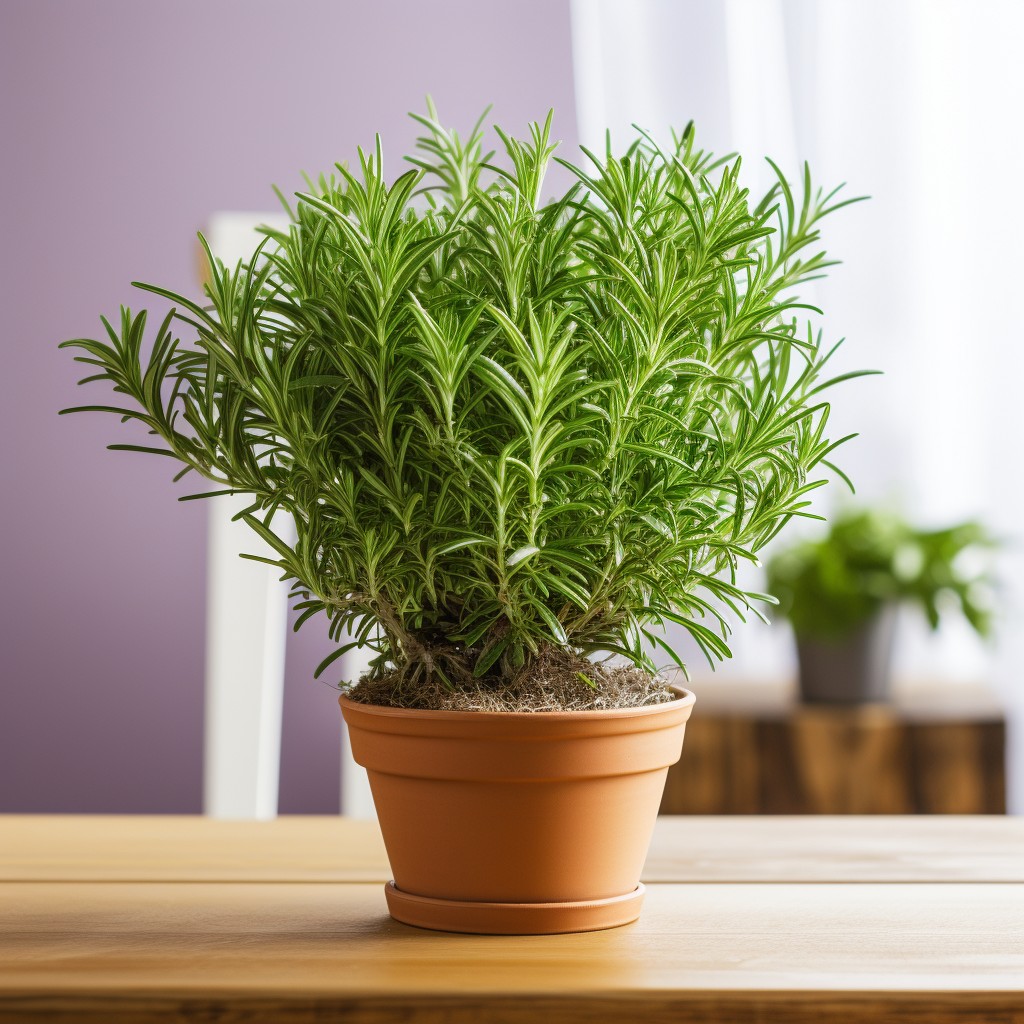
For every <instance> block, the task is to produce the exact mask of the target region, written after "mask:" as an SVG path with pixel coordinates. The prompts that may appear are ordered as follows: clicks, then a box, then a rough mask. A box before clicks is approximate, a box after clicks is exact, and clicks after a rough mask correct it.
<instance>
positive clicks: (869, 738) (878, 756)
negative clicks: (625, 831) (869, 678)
mask: <svg viewBox="0 0 1024 1024" xmlns="http://www.w3.org/2000/svg"><path fill="white" fill-rule="evenodd" d="M692 688H693V689H694V691H695V692H696V694H697V706H696V708H695V709H694V714H693V717H692V718H691V719H690V723H689V725H688V726H687V728H686V742H685V744H684V746H683V756H682V759H681V760H680V762H679V763H678V764H677V765H675V766H674V767H673V768H671V769H670V770H669V776H668V784H667V785H666V788H665V797H664V799H663V801H662V805H661V812H662V813H663V814H1003V813H1005V811H1006V784H1005V746H1006V720H1005V715H1004V712H1003V710H1002V708H1001V707H1000V706H999V704H998V702H997V701H996V700H995V698H994V697H993V695H992V694H991V693H990V692H989V691H988V690H986V689H984V688H981V687H977V688H975V687H972V688H967V687H961V686H952V685H950V686H946V687H942V688H931V689H923V688H914V689H907V690H904V691H900V692H898V693H897V694H896V695H895V696H894V699H893V701H892V703H889V704H866V705H861V706H856V707H837V706H827V705H808V704H801V703H800V702H799V701H798V700H797V699H796V697H795V696H794V694H793V692H792V689H791V688H789V687H783V686H777V685H776V686H772V685H767V684H765V685H756V686H754V685H737V684H735V683H731V682H728V681H724V680H723V681H716V680H713V679H712V680H709V681H707V682H705V683H704V684H703V685H700V686H698V685H694V686H693V687H692Z"/></svg>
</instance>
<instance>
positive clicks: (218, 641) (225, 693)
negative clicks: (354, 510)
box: [203, 213, 375, 819]
mask: <svg viewBox="0 0 1024 1024" xmlns="http://www.w3.org/2000/svg"><path fill="white" fill-rule="evenodd" d="M284 223H285V219H284V217H283V216H280V215H277V216H275V215H274V214H261V213H218V214H215V215H214V216H213V217H212V218H211V220H210V224H209V230H208V232H207V240H208V241H209V243H210V247H211V249H212V250H213V252H214V253H215V254H216V255H217V257H218V258H220V259H221V260H223V261H224V262H225V263H226V264H228V265H233V264H234V263H235V262H236V261H237V260H239V259H245V258H247V257H249V256H250V255H251V254H252V252H253V250H254V249H255V247H256V245H257V244H258V242H259V236H258V235H257V234H256V231H255V229H256V226H257V225H259V224H272V225H274V226H283V224H284ZM207 501H208V503H209V519H208V522H209V526H208V540H209V544H208V558H207V584H206V587H207V612H206V725H205V761H204V768H203V809H204V812H205V813H206V814H207V815H209V816H210V817H214V818H255V819H267V818H274V817H276V816H277V806H278V779H279V771H280V762H281V710H282V703H283V696H284V657H285V642H286V638H287V636H288V632H289V630H288V587H287V585H286V584H285V583H282V582H281V581H280V579H279V578H278V577H279V575H280V574H279V573H278V572H277V571H276V570H275V569H274V568H273V567H271V566H269V565H264V564H263V563H262V562H253V561H250V560H248V559H244V558H240V557H239V554H240V553H241V552H243V551H244V552H247V553H250V554H266V555H270V556H272V554H273V553H272V551H271V549H270V548H269V547H268V546H267V545H266V544H265V543H264V542H263V541H262V540H261V539H260V538H259V537H258V536H257V535H256V534H255V533H253V531H252V530H250V529H249V528H248V527H247V526H245V524H243V523H235V522H232V521H231V517H232V516H233V515H234V514H235V513H236V512H238V511H239V510H240V509H242V508H244V507H245V503H246V502H245V498H244V496H237V497H236V496H222V497H217V498H209V499H207ZM274 529H275V531H276V532H277V533H278V534H279V535H280V536H282V537H287V536H288V535H289V534H291V533H292V532H293V527H292V524H291V523H290V522H288V521H287V519H286V518H285V517H280V516H279V517H278V518H277V519H275V521H274ZM341 667H342V670H343V673H344V674H345V676H346V678H350V679H351V678H355V677H357V676H358V675H360V674H361V673H362V672H363V671H364V670H365V668H366V662H365V656H363V655H362V654H361V652H359V651H350V652H348V653H347V654H345V655H343V656H342V660H341ZM338 721H339V726H340V728H341V744H340V748H339V754H340V762H341V763H340V770H341V812H342V813H343V814H346V815H348V816H349V817H355V818H372V817H374V816H375V815H374V810H373V801H372V799H371V797H370V789H369V785H368V783H367V781H366V773H365V772H364V771H363V769H362V768H360V767H359V766H358V765H357V764H356V763H355V761H353V760H352V756H351V753H350V752H349V747H348V736H347V732H346V730H345V726H344V723H342V721H341V716H340V714H339V715H338Z"/></svg>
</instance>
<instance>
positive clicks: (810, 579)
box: [768, 509, 995, 704]
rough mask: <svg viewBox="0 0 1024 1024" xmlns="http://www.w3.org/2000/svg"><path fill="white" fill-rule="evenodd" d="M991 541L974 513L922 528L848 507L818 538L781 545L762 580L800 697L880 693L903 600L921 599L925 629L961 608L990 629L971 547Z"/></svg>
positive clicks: (984, 631) (985, 576) (984, 571)
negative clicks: (786, 634)
mask: <svg viewBox="0 0 1024 1024" xmlns="http://www.w3.org/2000/svg"><path fill="white" fill-rule="evenodd" d="M994 543H995V542H994V540H993V538H992V537H991V535H990V534H989V532H988V531H987V530H986V529H985V528H984V527H983V526H982V525H981V524H980V523H977V522H973V521H968V522H962V523H956V524H954V525H952V526H948V527H943V528H941V529H934V530H924V529H919V528H917V527H915V526H913V525H911V524H910V523H909V522H907V521H906V520H905V519H903V518H902V517H900V516H898V515H896V514H894V513H891V512H887V511H884V510H881V509H849V510H847V511H845V512H844V513H842V514H841V515H839V516H837V517H836V518H835V520H834V521H833V522H832V524H831V526H830V528H829V530H828V532H827V533H826V534H825V535H824V536H823V537H821V538H819V539H815V540H807V541H803V542H801V543H799V544H796V545H794V546H792V547H790V548H787V549H785V550H783V551H781V552H779V553H778V554H777V555H776V556H775V557H774V558H772V560H771V562H770V563H769V566H768V589H769V590H770V591H771V593H772V594H774V595H775V597H776V598H778V600H779V602H780V609H779V610H780V612H781V614H782V615H783V616H784V617H785V618H787V619H788V620H789V622H790V624H791V625H792V627H793V634H794V636H795V639H796V647H797V656H798V661H799V666H800V671H799V684H800V696H801V699H802V700H804V701H807V702H818V703H831V704H851V703H854V704H855V703H863V702H869V701H884V700H887V699H888V697H889V693H890V689H891V680H892V651H893V641H894V637H895V632H896V621H897V610H898V608H899V607H900V606H901V605H914V606H916V607H917V608H919V609H920V610H921V611H922V612H923V613H924V615H925V618H926V619H927V621H928V625H929V626H930V627H931V628H932V629H933V630H934V629H937V628H938V626H939V622H940V620H941V618H942V616H943V615H944V614H955V613H960V614H962V615H963V617H964V618H965V619H966V621H967V622H968V623H969V624H970V626H971V627H972V628H973V629H974V630H975V631H976V632H977V633H978V634H979V635H981V636H988V635H989V633H990V630H991V607H992V603H993V602H992V595H991V591H992V586H993V580H992V577H991V574H990V572H989V568H988V564H987V562H988V560H987V559H986V558H984V557H981V558H979V557H978V556H979V555H982V556H983V555H984V553H985V552H986V550H991V549H992V547H993V546H994ZM972 562H973V563H974V564H972Z"/></svg>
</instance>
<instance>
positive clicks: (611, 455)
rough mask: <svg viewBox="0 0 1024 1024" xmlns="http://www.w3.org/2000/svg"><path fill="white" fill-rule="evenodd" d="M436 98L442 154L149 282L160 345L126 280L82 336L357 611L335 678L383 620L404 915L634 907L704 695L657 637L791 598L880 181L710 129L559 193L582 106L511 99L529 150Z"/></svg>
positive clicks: (516, 916) (598, 911) (318, 601)
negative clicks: (750, 157) (800, 530)
mask: <svg viewBox="0 0 1024 1024" xmlns="http://www.w3.org/2000/svg"><path fill="white" fill-rule="evenodd" d="M417 120H418V121H419V122H420V123H421V124H422V125H423V127H424V129H425V133H424V135H423V137H422V138H421V139H420V140H419V144H418V150H417V153H416V154H415V155H414V156H413V157H411V158H410V160H411V164H412V167H411V169H409V170H407V171H406V172H405V173H403V174H401V175H399V176H398V177H396V178H395V179H394V180H393V181H389V180H388V178H387V177H386V176H385V171H384V164H383V157H382V152H381V144H380V140H379V139H378V141H377V145H376V148H375V150H374V151H373V152H371V153H364V152H362V151H360V154H359V165H358V168H356V169H350V168H349V167H347V166H345V165H338V167H337V169H336V171H335V172H334V173H333V174H332V175H330V176H324V177H321V178H320V179H319V180H318V181H315V182H312V181H311V182H309V187H308V189H307V190H306V191H304V192H302V193H300V194H298V196H297V200H296V201H295V203H294V205H293V204H291V203H288V202H285V206H286V208H287V210H288V214H289V217H290V225H289V226H288V228H287V230H283V231H277V230H270V229H267V230H266V233H265V234H266V237H265V239H264V241H263V243H262V245H261V247H260V248H259V250H258V251H257V253H256V255H255V256H254V257H253V259H252V260H251V261H250V262H248V263H242V264H239V265H238V266H234V267H227V266H223V265H221V264H220V263H219V262H217V261H216V260H215V259H213V258H212V256H211V257H210V271H209V284H208V285H207V287H206V294H207V300H208V301H207V302H206V303H202V302H196V301H193V300H192V299H190V298H188V297H186V296H181V295H175V294H172V293H170V292H168V291H167V290H166V289H163V288H160V287H158V286H155V285H139V287H141V288H143V289H144V290H146V291H149V292H153V293H156V294H157V295H159V296H163V297H165V298H169V299H170V300H171V301H172V302H173V303H174V304H175V308H174V309H173V310H172V312H171V313H170V314H169V315H168V316H167V317H166V318H165V319H164V320H163V322H162V323H160V324H159V326H157V328H156V330H155V332H154V334H153V337H152V341H151V344H150V345H149V346H144V344H143V337H144V334H145V333H146V314H145V313H144V312H141V313H133V312H131V311H130V310H128V309H123V310H122V312H121V319H120V323H119V324H118V325H114V324H110V323H107V322H106V321H104V323H105V326H106V335H107V337H106V338H105V339H102V340H85V339H77V340H74V341H69V342H65V344H66V345H69V346H71V347H73V348H75V349H77V350H79V353H80V354H79V355H78V356H77V358H78V359H80V360H81V361H83V362H85V363H87V364H89V365H90V367H91V368H92V373H91V376H90V377H89V378H87V380H104V381H106V382H108V383H110V384H112V385H113V388H114V390H115V391H116V392H118V393H119V394H120V395H122V396H123V398H124V400H125V404H124V405H123V407H122V406H121V405H115V406H110V405H100V406H85V407H83V408H84V409H99V410H103V411H107V412H112V413H114V414H115V415H117V416H121V417H123V418H126V419H133V420H138V421H141V423H142V424H144V425H145V427H147V428H148V429H149V431H150V432H151V433H152V434H153V435H154V437H155V438H156V439H157V441H156V443H155V444H154V445H153V446H148V445H136V444H121V445H112V446H111V447H114V448H122V449H131V450H143V451H152V452H155V453H158V454H161V455H164V456H167V455H169V456H171V457H172V458H174V459H175V460H177V461H178V462H180V463H181V464H182V465H183V469H182V470H181V474H180V475H184V474H187V473H190V472H194V473H196V474H198V475H200V476H203V477H206V478H208V479H210V480H212V481H213V482H214V485H213V487H212V489H210V490H209V491H207V492H205V493H207V494H222V493H243V494H246V495H248V496H249V497H250V498H251V503H250V504H249V505H248V508H247V509H246V510H245V511H244V512H243V513H241V518H242V519H243V520H244V521H245V522H246V523H247V524H248V525H249V526H250V527H251V528H252V529H253V530H254V531H255V533H257V534H259V535H260V536H261V537H262V538H263V539H264V540H265V541H266V542H267V543H269V544H270V545H271V547H272V548H273V549H274V551H275V552H276V557H275V558H274V559H272V564H274V565H275V566H277V567H278V568H279V569H280V570H281V573H282V575H283V576H284V577H286V578H287V579H288V580H290V581H291V582H292V584H293V596H294V599H295V602H296V605H295V607H296V608H297V609H298V610H299V612H300V614H299V616H298V621H297V622H296V627H298V626H299V625H301V624H302V623H303V622H305V621H307V620H308V619H310V618H311V617H313V616H326V619H327V621H328V624H329V629H330V634H331V636H332V638H334V639H335V641H336V642H338V647H337V649H336V650H335V651H334V652H333V653H332V654H331V655H330V656H329V657H328V658H327V659H326V660H325V661H324V662H323V664H322V665H321V666H320V668H319V670H318V673H317V674H318V675H319V674H321V673H323V672H326V671H328V670H329V669H330V667H331V665H332V664H333V663H334V661H335V659H336V658H337V657H339V656H341V655H342V654H343V653H344V651H345V650H346V649H348V648H349V647H350V646H351V644H357V645H362V646H364V647H368V648H370V649H371V650H372V652H373V660H372V668H371V670H370V672H369V673H368V675H367V676H366V677H365V678H363V679H362V680H360V681H354V680H347V681H345V682H344V683H343V684H342V688H343V694H342V696H341V698H340V699H341V706H342V711H343V713H344V716H345V719H346V721H347V722H348V724H349V727H350V730H351V742H352V750H353V753H354V756H355V757H356V759H357V760H358V761H359V762H360V763H362V764H364V765H365V766H366V768H367V769H368V771H369V775H370V781H371V787H372V790H373V794H374V799H375V801H376V805H377V811H378V815H379V818H380V823H381V828H382V830H383V834H384V838H385V843H386V845H387V848H388V853H389V857H390V859H391V865H392V869H393V871H394V875H395V881H394V883H392V884H391V885H389V886H388V888H387V898H388V903H389V906H390V908H391V911H392V914H393V915H394V916H395V917H397V918H398V919H399V920H403V921H406V922H409V923H413V924H419V925H426V926H430V927H437V928H448V929H453V930H462V931H484V932H487V931H490V932H544V931H570V930H585V929H590V928H599V927H607V926H610V925H614V924H621V923H624V922H626V921H630V920H633V919H635V918H636V916H637V914H638V913H639V906H640V900H641V898H642V893H643V888H642V886H641V885H640V884H639V874H640V870H641V866H642V863H643V860H644V857H645V854H646V849H647V845H648V843H649V840H650V835H651V830H652V828H653V825H654V820H655V816H656V814H657V809H658V804H659V799H660V795H661V790H662V787H663V784H664V779H665V774H666V772H667V769H668V766H669V765H670V764H672V763H674V762H675V761H676V760H678V758H679V754H680V749H681V744H682V738H683V729H684V724H685V721H686V719H687V717H688V716H689V713H690V707H691V705H692V704H693V700H694V698H693V695H692V694H690V693H688V692H686V691H685V690H681V689H678V688H676V687H673V686H671V685H669V684H668V683H666V681H665V680H664V679H663V678H662V677H660V676H659V675H658V674H657V670H656V662H655V660H654V659H655V657H659V655H657V654H656V653H653V652H657V651H659V650H660V651H661V652H663V653H664V655H665V656H666V657H667V658H668V659H671V661H672V662H673V663H675V664H677V665H680V666H681V665H682V662H681V660H680V658H679V657H678V655H677V654H676V652H675V651H674V650H673V649H672V648H671V645H670V644H669V643H668V642H667V641H666V640H665V638H664V636H663V635H662V632H661V629H662V627H664V626H666V625H667V624H675V625H677V626H681V627H682V628H683V629H685V630H686V631H688V633H689V635H690V636H691V637H692V638H693V639H694V641H695V642H696V644H697V646H698V647H699V648H700V649H701V650H702V651H703V652H704V654H705V655H706V656H707V657H708V658H709V659H710V660H714V659H716V658H723V657H726V656H727V655H728V653H729V649H728V646H727V642H726V640H727V636H728V633H729V625H728V621H729V620H728V618H727V615H732V616H737V617H739V618H742V617H743V615H744V614H745V613H747V612H748V611H752V610H754V609H755V602H757V601H760V600H762V599H763V595H759V594H754V593H748V592H746V591H744V590H743V589H742V588H741V587H739V586H738V585H737V584H736V582H735V575H734V572H735V569H736V568H737V566H738V565H739V564H740V563H741V562H744V561H751V560H754V559H755V558H756V553H757V551H758V549H760V548H761V547H762V545H764V544H765V543H766V542H767V541H768V540H769V539H771V538H772V537H773V536H775V534H776V533H777V532H778V531H779V530H780V528H782V527H783V526H784V525H785V524H786V523H787V521H788V520H790V519H791V518H792V517H793V516H799V515H802V514H804V512H805V509H806V507H807V505H808V504H809V499H808V495H809V492H810V491H811V490H812V489H813V488H815V487H817V486H818V485H819V484H820V483H822V482H823V480H821V479H819V478H818V476H817V474H818V473H819V472H820V471H821V470H823V469H827V468H829V467H830V463H829V461H828V460H829V455H830V453H831V452H832V450H833V449H834V448H835V447H836V445H837V444H838V443H840V442H839V441H833V440H829V438H828V437H827V435H826V418H827V412H828V406H827V404H826V403H825V402H824V401H823V399H822V392H823V391H824V390H825V389H826V388H827V387H828V386H829V385H830V384H833V383H835V382H836V381H837V380H839V379H844V378H845V377H847V376H854V375H855V374H847V375H841V376H840V377H837V378H834V379H832V380H826V379H824V378H823V372H824V367H825V365H826V363H827V362H828V359H829V356H830V355H831V353H832V351H834V349H826V348H824V347H823V346H822V342H821V336H820V333H816V332H815V331H814V330H812V328H811V326H810V324H809V323H808V321H807V319H806V309H807V307H805V306H802V305H801V304H800V303H799V301H798V300H797V297H796V289H797V288H798V287H799V285H800V284H801V282H803V281H806V280H807V279H809V278H812V277H816V276H819V275H820V274H821V272H822V270H823V269H824V268H825V267H826V266H828V264H829V261H828V260H827V259H826V257H825V254H824V253H822V252H821V251H820V250H819V248H818V239H819V234H818V225H819V221H820V220H821V218H822V217H824V216H825V215H827V214H828V213H829V212H831V211H833V210H836V209H838V208H839V207H841V206H843V205H846V203H847V202H850V201H852V200H845V201H844V200H840V199H837V198H836V193H835V192H831V193H828V194H825V193H823V192H822V191H820V190H815V189H814V188H813V187H812V185H811V182H810V179H809V176H808V175H806V174H805V175H804V179H803V181H802V183H801V187H800V188H798V189H796V190H794V189H793V188H792V187H791V186H790V184H789V183H788V182H787V181H786V180H785V178H784V177H783V176H782V175H781V173H780V174H778V183H777V185H776V186H775V187H774V188H773V189H772V190H771V191H770V192H769V193H768V194H767V195H765V196H763V197H760V198H758V199H757V200H752V199H751V198H750V196H749V195H748V193H747V191H746V190H745V189H744V188H743V187H742V186H741V184H740V175H739V171H740V166H739V161H738V160H732V161H730V160H715V159H714V158H712V156H710V155H709V154H707V153H705V152H702V151H701V150H699V149H698V148H696V146H695V143H694V135H693V131H692V127H688V128H687V129H686V130H685V131H684V132H683V133H682V134H681V135H679V136H678V137H674V138H673V141H672V144H671V146H669V147H668V148H661V147H659V146H658V145H656V144H655V142H654V141H653V140H652V139H651V138H650V137H648V136H647V135H646V134H643V133H639V134H638V136H637V138H636V140H635V141H634V142H633V143H632V145H631V146H630V147H629V148H628V149H627V150H626V151H625V152H624V153H622V155H620V156H616V155H613V154H612V152H611V151H610V149H609V151H608V152H607V153H604V154H593V153H590V152H587V151H584V155H585V167H577V166H574V165H573V164H571V163H564V164H563V166H564V167H565V168H567V169H568V171H569V172H570V173H571V174H572V176H573V178H574V183H573V184H572V186H571V187H570V188H569V189H568V191H566V192H565V193H564V194H563V195H561V196H559V197H557V198H554V199H550V200H545V199H544V198H543V196H544V178H545V172H546V170H547V169H548V167H549V163H550V161H551V160H552V157H553V152H554V149H555V145H554V144H553V143H552V141H551V139H550V126H551V117H550V115H549V116H548V119H547V121H546V122H545V123H544V124H534V125H532V126H531V129H530V133H529V137H528V138H526V139H518V138H514V137H512V136H510V135H507V134H506V133H504V132H502V131H501V130H500V129H496V131H497V134H498V137H499V138H500V148H501V150H502V151H503V154H502V158H501V159H500V160H499V161H498V162H497V163H492V159H493V157H494V154H493V153H485V152H484V145H483V132H482V129H481V123H482V119H481V122H478V124H477V126H476V127H475V128H474V130H473V131H472V132H471V133H470V134H469V135H468V136H467V137H465V138H461V137H460V136H459V135H457V134H456V133H455V132H452V131H448V130H446V129H445V128H444V127H442V125H441V124H440V123H439V122H438V120H437V116H436V113H435V111H434V110H433V108H432V107H428V114H427V115H426V116H422V117H417ZM773 167H774V165H773ZM179 333H182V334H184V335H185V342H183V341H181V340H179V337H178V334H179ZM67 411H74V410H67ZM833 468H834V467H833ZM194 496H195V495H188V497H194ZM281 511H284V512H287V513H288V514H289V515H290V516H291V518H292V519H293V520H294V523H295V529H296V535H297V539H296V540H295V542H294V543H285V542H284V541H283V540H282V539H280V538H279V537H278V536H277V535H275V533H274V532H273V530H272V529H271V525H270V524H271V521H272V517H273V516H274V515H275V514H276V513H278V512H281ZM349 637H351V638H353V639H348V638H349ZM343 640H347V642H342V641H343ZM609 659H610V660H609ZM353 684H354V685H353Z"/></svg>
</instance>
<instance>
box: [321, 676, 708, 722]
mask: <svg viewBox="0 0 1024 1024" xmlns="http://www.w3.org/2000/svg"><path fill="white" fill-rule="evenodd" d="M668 689H670V690H671V691H672V692H673V693H676V694H678V696H677V697H676V699H675V700H668V701H663V702H662V703H660V704H643V705H641V706H640V707H632V708H590V709H586V710H583V711H449V710H444V711H441V710H437V711H435V710H433V709H431V708H394V707H388V706H387V705H384V704H364V703H363V702H362V701H354V700H351V699H350V698H349V697H348V696H347V695H345V694H344V693H343V694H341V695H340V696H339V698H338V701H339V703H340V704H341V707H342V709H343V710H344V709H347V708H351V709H352V710H353V711H355V712H356V713H359V712H363V713H364V714H370V715H379V716H380V717H382V718H419V719H426V720H430V721H437V722H445V721H448V722H457V721H467V720H468V719H470V718H472V719H473V720H474V721H487V722H510V721H514V720H516V719H519V720H523V721H531V722H536V721H538V720H544V721H553V722H566V721H574V720H580V719H587V720H595V719H596V720H608V719H616V718H644V717H647V716H650V715H658V714H664V713H665V712H668V711H679V710H682V709H683V708H689V707H692V706H693V704H694V703H695V702H696V700H697V696H696V694H694V693H693V691H692V690H687V689H685V688H683V687H682V686H675V685H673V684H671V683H669V684H668Z"/></svg>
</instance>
